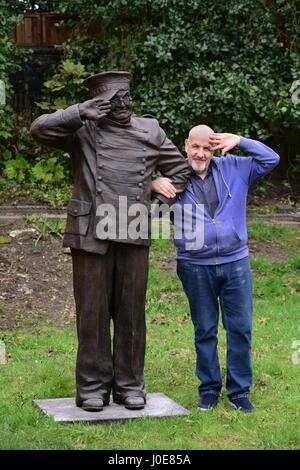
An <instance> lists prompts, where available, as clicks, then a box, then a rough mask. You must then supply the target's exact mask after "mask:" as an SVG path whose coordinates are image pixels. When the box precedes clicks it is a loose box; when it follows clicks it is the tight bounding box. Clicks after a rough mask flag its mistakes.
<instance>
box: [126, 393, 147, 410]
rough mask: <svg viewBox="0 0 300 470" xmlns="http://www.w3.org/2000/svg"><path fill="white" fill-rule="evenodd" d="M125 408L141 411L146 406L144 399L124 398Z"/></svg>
mask: <svg viewBox="0 0 300 470" xmlns="http://www.w3.org/2000/svg"><path fill="white" fill-rule="evenodd" d="M124 405H125V408H127V409H128V410H142V409H143V408H144V406H145V405H146V398H144V397H134V396H131V397H126V398H125V399H124Z"/></svg>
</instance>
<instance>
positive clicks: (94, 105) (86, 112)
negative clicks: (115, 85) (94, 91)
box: [79, 97, 111, 121]
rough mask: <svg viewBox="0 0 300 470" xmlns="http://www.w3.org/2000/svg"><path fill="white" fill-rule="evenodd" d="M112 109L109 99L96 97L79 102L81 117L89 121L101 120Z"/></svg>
mask: <svg viewBox="0 0 300 470" xmlns="http://www.w3.org/2000/svg"><path fill="white" fill-rule="evenodd" d="M110 110H111V104H110V102H109V101H107V100H103V99H102V98H99V97H96V98H93V99H91V100H87V101H84V102H83V103H80V104H79V113H80V117H81V119H83V120H85V119H88V120H89V121H100V120H101V119H103V118H104V117H105V116H106V115H107V114H108V113H109V112H110Z"/></svg>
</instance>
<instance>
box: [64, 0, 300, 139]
mask: <svg viewBox="0 0 300 470" xmlns="http://www.w3.org/2000/svg"><path fill="white" fill-rule="evenodd" d="M59 5H60V7H61V10H62V11H64V12H66V13H70V14H75V15H78V17H79V18H80V22H79V25H78V26H77V27H76V28H74V37H73V38H72V40H71V41H70V42H69V44H68V45H67V46H66V47H65V50H66V52H67V56H68V57H70V58H72V59H73V60H74V61H81V62H82V63H83V64H86V67H87V69H88V70H89V71H90V72H97V71H99V70H105V69H109V68H114V69H128V70H130V71H132V72H133V76H134V79H133V93H134V96H135V104H136V111H137V112H138V113H145V112H151V113H152V114H154V115H155V116H157V117H158V118H159V120H160V122H161V124H162V125H163V126H164V127H165V128H166V129H167V130H168V133H169V134H170V135H171V136H172V137H173V138H175V139H176V140H177V142H182V141H183V138H184V136H185V135H186V133H187V131H188V128H189V127H191V126H192V125H195V124H197V123H199V122H206V123H208V124H210V125H212V126H214V128H215V129H217V130H219V131H221V130H227V131H228V130H231V131H234V132H237V133H241V134H243V135H246V136H247V135H248V136H253V137H258V138H260V139H266V138H267V137H269V136H271V135H273V134H275V133H284V132H285V129H286V128H293V129H295V130H298V125H299V119H300V106H299V105H298V106H297V105H296V104H294V103H293V102H292V100H291V94H290V88H291V85H292V82H293V80H296V79H297V78H299V74H300V54H299V47H300V46H299V37H300V26H299V9H298V6H297V1H296V0H291V1H289V2H286V1H283V0H274V1H272V2H270V1H269V0H260V1H257V0H239V1H236V0H225V1H224V2H211V1H209V0H176V1H175V0H152V1H149V0H113V1H110V2H105V1H92V2H89V5H88V6H87V5H86V4H83V3H82V2H79V1H75V2H72V3H69V2H65V1H61V2H58V6H59ZM95 22H98V29H97V28H95ZM91 28H94V29H93V31H94V34H93V36H92V37H91V35H90V29H91ZM79 31H80V35H79Z"/></svg>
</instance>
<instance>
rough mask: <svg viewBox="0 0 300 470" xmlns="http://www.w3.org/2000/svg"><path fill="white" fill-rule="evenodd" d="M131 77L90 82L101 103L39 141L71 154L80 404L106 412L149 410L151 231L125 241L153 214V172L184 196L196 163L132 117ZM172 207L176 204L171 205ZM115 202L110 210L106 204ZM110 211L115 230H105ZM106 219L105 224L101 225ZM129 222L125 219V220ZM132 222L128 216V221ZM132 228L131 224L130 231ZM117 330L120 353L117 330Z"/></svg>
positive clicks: (44, 121) (39, 122) (45, 123)
mask: <svg viewBox="0 0 300 470" xmlns="http://www.w3.org/2000/svg"><path fill="white" fill-rule="evenodd" d="M130 79H131V75H130V74H129V73H127V72H103V73H99V74H97V75H94V76H92V77H89V78H88V79H87V80H86V85H87V86H88V88H89V89H90V91H91V93H92V96H93V98H92V99H90V100H88V101H85V102H84V103H81V104H79V105H78V104H75V105H72V106H70V107H68V108H67V109H64V110H63V109H61V110H59V111H56V112H55V113H52V114H44V115H42V116H40V117H39V118H37V119H36V120H35V121H34V122H33V124H32V126H31V134H32V136H33V137H34V138H36V139H37V140H39V141H41V142H42V143H45V144H47V145H53V146H54V147H57V148H61V149H64V150H65V151H67V152H68V153H69V154H70V156H71V164H72V171H73V177H74V191H73V195H72V199H71V200H70V202H69V205H68V208H67V212H68V217H67V224H66V229H65V236H64V246H69V247H70V248H71V252H72V261H73V282H74V297H75V303H76V315H77V334H78V354H77V365H76V385H77V387H76V388H77V393H76V404H77V406H79V407H82V408H83V409H84V410H87V411H100V410H102V409H103V406H104V405H108V404H109V400H110V393H111V392H112V395H113V400H114V401H115V402H116V403H119V404H124V405H125V406H126V408H129V409H140V408H143V407H144V405H145V403H146V392H145V389H144V356H145V338H146V326H145V296H146V286H147V273H148V253H149V246H150V241H151V240H150V239H151V236H150V224H149V231H148V233H147V234H146V235H145V232H143V233H141V234H140V236H138V237H137V236H131V235H130V233H127V234H126V231H125V234H124V226H123V227H121V226H120V224H121V222H122V221H123V225H124V210H125V207H124V205H123V206H122V205H120V200H122V202H123V204H124V201H126V206H127V207H126V209H127V208H128V214H129V216H128V218H127V224H129V223H130V221H131V220H132V215H131V216H130V208H131V207H133V205H134V204H136V203H140V204H143V205H144V206H146V208H147V210H149V209H150V204H151V197H153V195H151V175H152V173H153V171H154V170H159V171H160V172H161V173H162V174H163V175H164V176H167V177H169V178H170V179H171V180H172V182H173V185H174V186H175V188H176V190H177V192H178V193H180V192H182V191H183V190H184V188H185V184H186V181H187V179H188V177H189V169H188V165H187V163H186V161H185V159H184V158H183V156H182V155H181V154H180V152H179V151H178V149H177V148H176V147H175V145H174V144H173V143H172V142H171V141H170V140H169V139H168V138H167V137H166V135H165V133H164V131H163V130H162V129H161V128H160V126H159V123H158V121H157V120H156V119H153V118H149V117H148V118H146V117H136V116H133V115H132V101H131V97H130ZM157 197H158V198H159V199H160V200H161V201H163V202H168V204H171V203H172V202H174V200H168V201H167V199H164V198H163V196H161V195H157ZM104 204H105V206H104ZM107 205H110V206H109V207H113V209H114V210H115V219H116V226H115V230H112V231H109V230H108V231H107V232H106V233H103V230H102V231H101V230H97V227H99V225H98V224H99V221H101V220H102V221H103V217H104V216H105V211H104V210H102V209H104V208H106V207H107ZM101 218H102V219H101ZM120 221H121V222H120ZM125 221H126V219H125ZM125 228H126V227H125ZM111 319H112V321H113V326H114V335H113V353H112V351H111V335H110V324H111Z"/></svg>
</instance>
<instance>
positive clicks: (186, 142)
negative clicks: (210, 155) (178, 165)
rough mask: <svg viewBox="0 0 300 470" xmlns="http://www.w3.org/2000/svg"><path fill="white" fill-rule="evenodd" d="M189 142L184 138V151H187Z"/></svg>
mask: <svg viewBox="0 0 300 470" xmlns="http://www.w3.org/2000/svg"><path fill="white" fill-rule="evenodd" d="M189 142H190V141H189V139H185V141H184V150H185V151H186V153H187V151H188V147H189Z"/></svg>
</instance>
